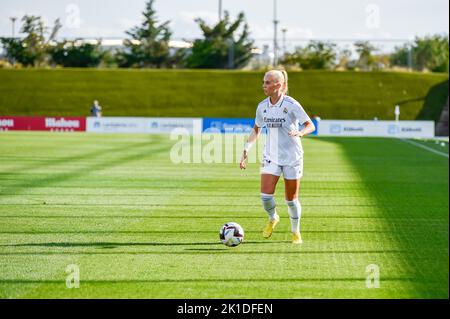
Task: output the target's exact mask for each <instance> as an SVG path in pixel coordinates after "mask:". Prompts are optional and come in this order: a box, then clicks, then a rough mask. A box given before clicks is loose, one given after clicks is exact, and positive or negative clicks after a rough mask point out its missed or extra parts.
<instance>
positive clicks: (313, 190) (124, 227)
mask: <svg viewBox="0 0 450 319" xmlns="http://www.w3.org/2000/svg"><path fill="white" fill-rule="evenodd" d="M427 143H428V144H429V145H431V146H430V147H434V148H436V150H439V151H440V152H446V153H447V154H448V143H447V144H446V146H445V147H442V146H440V145H437V144H433V142H427V141H425V142H424V144H427ZM173 144H174V141H171V140H170V139H169V138H168V137H165V136H159V135H95V134H83V133H82V134H78V133H36V132H34V133H26V132H15V133H6V132H2V133H1V134H0V220H1V222H0V298H171V299H172V298H448V282H449V281H448V279H449V278H448V274H449V270H448V266H449V252H448V236H449V233H448V228H449V221H448V208H449V207H448V183H449V178H448V176H449V175H448V173H449V172H448V157H445V156H440V155H439V154H437V153H433V152H430V151H427V150H426V149H423V148H420V147H417V146H416V145H413V144H410V143H406V142H405V141H402V140H397V139H385V138H317V137H315V138H305V139H304V141H303V144H304V148H305V164H304V165H305V175H304V178H303V180H302V185H301V203H302V205H303V212H302V222H301V227H302V234H303V240H304V244H302V245H300V246H296V245H292V244H291V243H290V232H289V230H290V226H289V219H288V215H287V207H286V204H285V202H284V199H283V192H284V187H283V182H282V181H280V184H279V185H278V188H277V193H276V194H277V195H276V200H277V204H278V212H279V214H280V216H281V217H282V219H281V223H280V225H279V227H278V228H277V230H276V232H275V233H274V235H273V237H272V238H271V239H269V240H264V239H263V238H262V234H261V231H262V228H263V226H264V223H265V221H266V214H265V212H264V211H263V210H262V207H261V203H260V197H259V165H258V164H250V165H249V168H248V169H247V170H246V171H240V170H239V168H238V164H178V165H175V164H173V163H172V162H171V161H170V159H169V152H170V149H171V147H172V146H173ZM229 221H235V222H238V223H239V224H241V225H242V226H243V227H244V229H245V232H246V239H245V242H244V243H243V244H242V245H240V246H238V247H235V248H228V247H225V246H224V245H222V244H221V243H220V242H219V237H218V231H219V228H220V226H221V225H222V224H224V223H225V222H229ZM70 264H75V265H77V266H78V267H79V269H80V286H79V288H72V289H69V288H67V286H66V278H67V276H68V273H66V267H67V266H68V265H70ZM369 265H377V266H378V268H379V288H367V286H366V281H367V278H368V276H370V275H371V273H368V272H366V270H367V267H368V266H369Z"/></svg>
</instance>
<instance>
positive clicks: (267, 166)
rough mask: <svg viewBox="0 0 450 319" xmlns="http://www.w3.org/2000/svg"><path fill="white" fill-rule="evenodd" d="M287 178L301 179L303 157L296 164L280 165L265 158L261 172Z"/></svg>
mask: <svg viewBox="0 0 450 319" xmlns="http://www.w3.org/2000/svg"><path fill="white" fill-rule="evenodd" d="M281 173H283V177H284V178H285V179H300V178H302V176H303V159H301V160H300V162H299V163H298V164H297V165H295V166H288V165H285V166H280V165H277V164H275V163H273V162H271V161H267V160H263V163H262V165H261V174H270V175H275V176H281Z"/></svg>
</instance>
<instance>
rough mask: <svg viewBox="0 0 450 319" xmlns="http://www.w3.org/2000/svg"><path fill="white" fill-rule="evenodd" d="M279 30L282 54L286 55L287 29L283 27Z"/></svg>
mask: <svg viewBox="0 0 450 319" xmlns="http://www.w3.org/2000/svg"><path fill="white" fill-rule="evenodd" d="M281 31H283V55H286V51H287V50H286V32H287V29H286V28H283V29H281Z"/></svg>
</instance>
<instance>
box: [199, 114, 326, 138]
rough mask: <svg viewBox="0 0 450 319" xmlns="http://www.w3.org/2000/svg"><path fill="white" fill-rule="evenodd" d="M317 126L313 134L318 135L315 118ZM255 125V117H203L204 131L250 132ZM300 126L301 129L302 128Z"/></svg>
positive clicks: (263, 131) (264, 130) (315, 122)
mask: <svg viewBox="0 0 450 319" xmlns="http://www.w3.org/2000/svg"><path fill="white" fill-rule="evenodd" d="M312 122H313V123H314V125H315V126H316V131H315V132H314V133H313V135H317V129H318V123H317V121H316V120H315V119H313V120H312ZM254 125H255V119H249V118H212V117H205V118H203V129H202V132H204V133H232V134H236V133H246V134H250V132H251V131H252V128H253V126H254ZM300 128H301V126H300ZM300 128H299V129H300ZM265 132H266V129H265V128H263V130H262V133H265Z"/></svg>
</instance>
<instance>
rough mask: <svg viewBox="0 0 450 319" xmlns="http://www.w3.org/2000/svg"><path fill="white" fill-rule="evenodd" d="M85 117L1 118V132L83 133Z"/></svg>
mask: <svg viewBox="0 0 450 319" xmlns="http://www.w3.org/2000/svg"><path fill="white" fill-rule="evenodd" d="M85 130H86V118H84V117H43V116H33V117H29V116H0V131H55V132H75V131H76V132H83V131H85Z"/></svg>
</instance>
